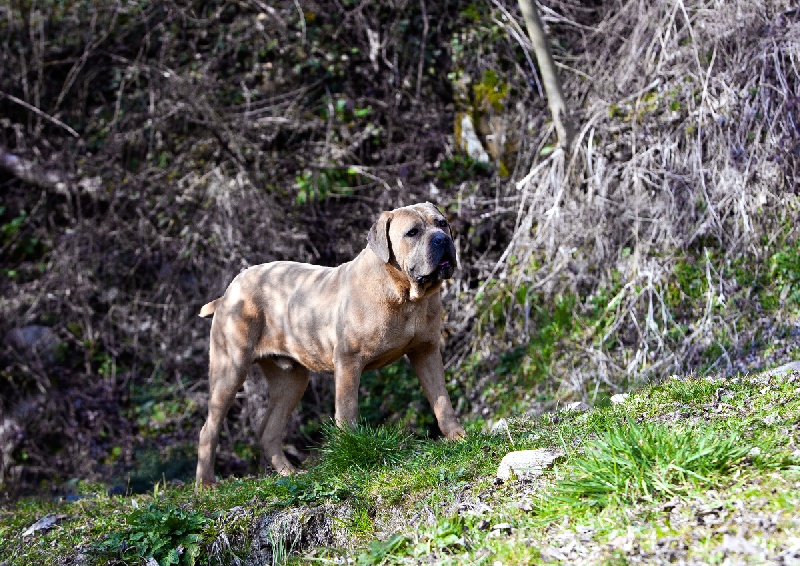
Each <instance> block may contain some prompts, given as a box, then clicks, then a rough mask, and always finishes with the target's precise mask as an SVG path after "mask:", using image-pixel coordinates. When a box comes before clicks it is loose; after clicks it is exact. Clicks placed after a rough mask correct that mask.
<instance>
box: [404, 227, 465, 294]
mask: <svg viewBox="0 0 800 566" xmlns="http://www.w3.org/2000/svg"><path fill="white" fill-rule="evenodd" d="M430 253H431V256H432V257H435V258H437V259H436V262H435V265H436V267H435V268H434V269H433V271H431V272H430V273H428V274H426V275H415V276H413V277H414V281H416V282H417V283H421V284H424V283H430V282H432V281H443V280H445V279H450V278H451V277H452V276H453V272H454V271H455V269H456V250H455V246H453V241H452V240H451V239H450V238H449V237H448V236H447V235H446V234H437V235H435V236H434V237H433V238H432V239H431V242H430Z"/></svg>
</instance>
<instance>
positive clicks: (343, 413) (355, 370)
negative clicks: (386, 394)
mask: <svg viewBox="0 0 800 566" xmlns="http://www.w3.org/2000/svg"><path fill="white" fill-rule="evenodd" d="M363 369H364V366H363V364H362V363H361V361H360V360H359V359H358V358H357V357H356V356H348V355H344V354H341V355H339V354H337V355H336V358H335V360H334V369H333V379H334V383H335V386H336V400H335V404H336V407H335V418H336V424H338V425H339V426H344V425H350V426H353V427H354V426H356V424H357V423H358V384H359V382H360V381H361V371H362V370H363Z"/></svg>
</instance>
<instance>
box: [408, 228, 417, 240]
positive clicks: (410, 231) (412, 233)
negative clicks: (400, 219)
mask: <svg viewBox="0 0 800 566" xmlns="http://www.w3.org/2000/svg"><path fill="white" fill-rule="evenodd" d="M417 234H419V229H418V228H412V229H411V230H409V231H408V232H406V237H408V238H413V237H414V236H416V235H417Z"/></svg>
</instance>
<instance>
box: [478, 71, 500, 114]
mask: <svg viewBox="0 0 800 566" xmlns="http://www.w3.org/2000/svg"><path fill="white" fill-rule="evenodd" d="M508 92H509V87H508V83H507V82H505V81H503V80H502V79H500V77H498V76H497V73H495V72H494V71H493V70H492V69H486V70H485V71H484V73H483V77H481V80H480V81H478V82H477V83H476V84H475V85H473V87H472V94H473V97H474V99H475V107H476V108H481V109H483V110H488V108H489V107H491V108H493V109H494V110H496V111H498V112H499V111H501V110H502V109H503V104H504V102H505V100H506V98H508Z"/></svg>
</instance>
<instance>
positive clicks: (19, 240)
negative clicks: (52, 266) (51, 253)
mask: <svg viewBox="0 0 800 566" xmlns="http://www.w3.org/2000/svg"><path fill="white" fill-rule="evenodd" d="M5 212H6V207H4V206H0V217H3V216H4V215H5ZM27 222H28V213H27V211H25V210H20V211H19V214H17V216H15V217H13V218H11V219H10V220H9V221H8V222H5V223H3V221H2V220H0V250H2V251H3V252H4V253H5V254H8V257H9V258H10V259H14V260H16V261H23V260H30V259H34V258H36V257H38V256H41V255H42V254H43V253H44V252H45V247H44V245H43V244H42V242H41V241H40V240H39V238H37V237H36V236H33V235H30V234H28V232H27V231H25V230H24V228H25V225H26V224H27ZM9 271H10V270H6V275H8V276H9V277H10V278H12V279H13V278H14V274H12V273H9Z"/></svg>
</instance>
